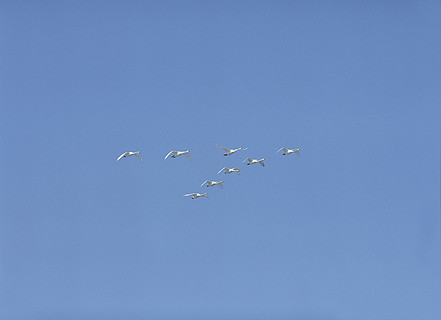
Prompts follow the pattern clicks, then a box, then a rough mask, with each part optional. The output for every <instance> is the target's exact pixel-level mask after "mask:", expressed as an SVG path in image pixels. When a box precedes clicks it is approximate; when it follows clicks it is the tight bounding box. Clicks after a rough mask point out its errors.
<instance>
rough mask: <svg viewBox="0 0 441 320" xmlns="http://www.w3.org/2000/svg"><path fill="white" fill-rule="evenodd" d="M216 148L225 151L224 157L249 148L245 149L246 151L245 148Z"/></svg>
mask: <svg viewBox="0 0 441 320" xmlns="http://www.w3.org/2000/svg"><path fill="white" fill-rule="evenodd" d="M216 147H218V148H219V149H222V150H224V151H225V153H224V156H229V155H231V154H233V153H235V152H237V151H239V150H246V149H248V148H245V149H244V148H237V149H229V148H224V147H219V146H216Z"/></svg>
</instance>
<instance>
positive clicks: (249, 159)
mask: <svg viewBox="0 0 441 320" xmlns="http://www.w3.org/2000/svg"><path fill="white" fill-rule="evenodd" d="M252 160H253V159H251V158H246V159H245V160H244V161H242V163H244V162H245V161H248V162H251V161H252Z"/></svg>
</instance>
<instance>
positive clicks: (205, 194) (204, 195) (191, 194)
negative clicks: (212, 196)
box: [184, 192, 208, 199]
mask: <svg viewBox="0 0 441 320" xmlns="http://www.w3.org/2000/svg"><path fill="white" fill-rule="evenodd" d="M189 196H191V198H192V199H197V198H199V197H204V198H208V197H207V193H206V192H205V193H189V194H184V197H189Z"/></svg>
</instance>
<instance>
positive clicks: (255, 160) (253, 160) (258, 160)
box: [242, 158, 265, 167]
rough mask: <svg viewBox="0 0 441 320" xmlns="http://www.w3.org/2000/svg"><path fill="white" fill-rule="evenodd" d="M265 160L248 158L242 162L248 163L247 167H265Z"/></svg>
mask: <svg viewBox="0 0 441 320" xmlns="http://www.w3.org/2000/svg"><path fill="white" fill-rule="evenodd" d="M263 160H265V159H264V158H262V159H251V158H246V159H245V160H244V161H242V163H243V162H245V161H248V163H247V165H250V164H256V163H260V164H261V165H262V167H264V166H265V163H263Z"/></svg>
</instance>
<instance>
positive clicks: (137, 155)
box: [116, 151, 143, 162]
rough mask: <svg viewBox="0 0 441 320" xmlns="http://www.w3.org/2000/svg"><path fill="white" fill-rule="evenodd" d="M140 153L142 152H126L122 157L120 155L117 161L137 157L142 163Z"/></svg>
mask: <svg viewBox="0 0 441 320" xmlns="http://www.w3.org/2000/svg"><path fill="white" fill-rule="evenodd" d="M140 153H141V151H135V152H132V151H129V152H124V153H123V154H122V155H120V156H119V157H118V159H116V161H119V160H120V159H121V158H127V157H131V156H135V157H137V158H138V159H139V160H140V161H141V162H142V161H143V160H142V158H141V156H140V155H139V154H140Z"/></svg>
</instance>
